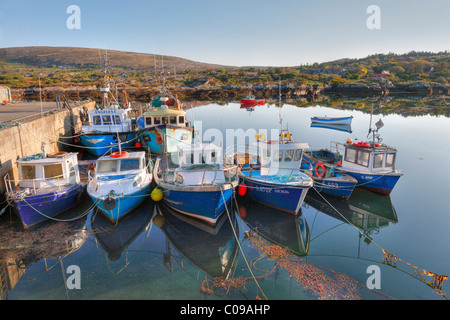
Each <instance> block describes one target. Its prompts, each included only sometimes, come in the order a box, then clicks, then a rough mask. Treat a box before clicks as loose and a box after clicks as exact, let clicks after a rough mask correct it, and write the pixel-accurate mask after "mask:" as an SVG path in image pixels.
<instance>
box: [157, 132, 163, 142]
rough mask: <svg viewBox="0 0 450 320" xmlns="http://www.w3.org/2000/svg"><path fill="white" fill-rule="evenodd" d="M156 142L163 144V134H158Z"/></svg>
mask: <svg viewBox="0 0 450 320" xmlns="http://www.w3.org/2000/svg"><path fill="white" fill-rule="evenodd" d="M156 143H157V144H162V143H163V138H162V136H161V134H160V133H158V134H157V135H156Z"/></svg>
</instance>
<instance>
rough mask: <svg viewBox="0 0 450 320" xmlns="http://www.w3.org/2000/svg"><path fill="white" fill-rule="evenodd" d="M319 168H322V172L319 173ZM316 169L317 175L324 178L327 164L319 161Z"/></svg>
mask: <svg viewBox="0 0 450 320" xmlns="http://www.w3.org/2000/svg"><path fill="white" fill-rule="evenodd" d="M319 169H322V172H321V173H319ZM314 171H315V172H316V176H318V177H319V178H322V177H323V176H324V175H325V171H326V169H325V165H324V164H323V163H322V162H317V164H316V166H315V168H314Z"/></svg>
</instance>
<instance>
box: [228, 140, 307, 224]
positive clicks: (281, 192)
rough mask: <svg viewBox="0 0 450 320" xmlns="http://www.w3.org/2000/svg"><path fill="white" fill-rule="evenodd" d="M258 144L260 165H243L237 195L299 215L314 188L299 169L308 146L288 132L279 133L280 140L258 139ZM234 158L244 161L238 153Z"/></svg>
mask: <svg viewBox="0 0 450 320" xmlns="http://www.w3.org/2000/svg"><path fill="white" fill-rule="evenodd" d="M257 145H258V151H257V153H258V155H257V156H258V157H259V159H260V160H259V162H260V166H256V167H254V166H249V169H245V166H243V170H241V172H240V173H239V177H240V180H241V182H240V187H239V188H240V192H239V193H240V194H241V195H243V194H245V196H248V197H249V198H251V199H253V200H255V201H257V202H260V203H262V204H264V205H267V206H269V207H273V208H275V209H278V210H281V211H284V212H287V213H290V214H295V215H296V214H298V212H299V210H300V207H301V205H302V203H303V201H304V199H305V197H306V194H307V192H308V190H309V188H311V187H312V186H313V180H312V179H311V178H310V177H309V176H308V175H306V174H305V173H303V172H302V171H301V170H300V164H301V162H302V157H303V152H304V150H305V149H307V148H309V145H308V144H307V143H304V142H294V141H293V139H292V136H291V134H290V133H289V132H282V134H281V138H280V139H279V140H272V141H261V140H258V142H257ZM253 156H254V155H253ZM235 157H237V158H238V159H237V163H239V164H242V163H246V162H247V161H245V160H244V161H242V160H241V159H239V157H240V155H239V154H236V155H235ZM241 190H245V191H241Z"/></svg>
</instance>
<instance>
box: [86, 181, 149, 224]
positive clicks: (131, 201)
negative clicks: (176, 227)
mask: <svg viewBox="0 0 450 320" xmlns="http://www.w3.org/2000/svg"><path fill="white" fill-rule="evenodd" d="M149 191H150V184H148V185H147V186H146V187H145V188H142V189H141V190H139V191H136V192H134V193H130V194H127V195H124V196H120V197H116V196H113V197H112V199H114V201H115V205H114V207H113V208H112V209H108V208H106V207H105V205H106V204H105V199H103V198H97V197H94V196H92V195H91V194H89V196H90V197H91V199H92V201H94V203H95V204H96V206H97V208H98V209H99V210H100V212H101V213H102V214H103V215H104V216H105V217H106V218H108V220H109V221H111V222H113V223H116V222H117V221H119V220H120V219H122V218H123V217H124V216H125V215H127V214H128V213H129V212H130V211H132V210H133V209H135V208H137V207H138V206H139V205H140V204H141V203H142V202H144V200H145V199H146V197H147V196H148V193H149Z"/></svg>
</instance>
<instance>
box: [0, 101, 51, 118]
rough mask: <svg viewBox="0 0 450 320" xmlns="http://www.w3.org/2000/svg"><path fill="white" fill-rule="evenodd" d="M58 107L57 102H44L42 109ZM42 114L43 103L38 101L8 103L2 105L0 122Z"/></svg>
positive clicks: (46, 110)
mask: <svg viewBox="0 0 450 320" xmlns="http://www.w3.org/2000/svg"><path fill="white" fill-rule="evenodd" d="M53 109H56V102H42V110H43V111H44V112H48V111H50V110H53ZM40 114H41V103H40V102H39V101H36V102H20V103H11V104H7V105H0V123H3V122H7V121H12V120H17V121H19V122H20V121H21V120H27V119H24V118H30V119H31V118H34V117H33V116H39V115H40Z"/></svg>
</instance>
